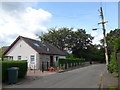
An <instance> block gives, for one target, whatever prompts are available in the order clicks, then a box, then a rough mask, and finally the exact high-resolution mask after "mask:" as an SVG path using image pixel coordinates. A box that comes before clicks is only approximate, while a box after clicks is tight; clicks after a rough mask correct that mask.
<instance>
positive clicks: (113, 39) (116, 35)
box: [101, 29, 120, 73]
mask: <svg viewBox="0 0 120 90" xmlns="http://www.w3.org/2000/svg"><path fill="white" fill-rule="evenodd" d="M106 40H107V48H108V56H109V62H110V63H109V65H108V70H109V71H110V72H111V73H113V72H118V62H117V52H118V51H120V29H115V30H111V31H110V32H109V33H107V36H106ZM101 42H103V39H102V40H101Z"/></svg>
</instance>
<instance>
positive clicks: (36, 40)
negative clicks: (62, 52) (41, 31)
mask: <svg viewBox="0 0 120 90" xmlns="http://www.w3.org/2000/svg"><path fill="white" fill-rule="evenodd" d="M20 37H21V38H23V39H24V38H25V39H29V40H33V41H37V42H41V41H39V40H35V39H32V38H28V37H23V36H20Z"/></svg>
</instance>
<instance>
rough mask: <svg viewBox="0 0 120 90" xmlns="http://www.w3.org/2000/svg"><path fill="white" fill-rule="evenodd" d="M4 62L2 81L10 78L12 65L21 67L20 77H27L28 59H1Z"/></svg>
mask: <svg viewBox="0 0 120 90" xmlns="http://www.w3.org/2000/svg"><path fill="white" fill-rule="evenodd" d="M0 62H2V81H7V80H8V71H7V69H8V68H10V67H19V71H18V78H23V77H25V75H26V73H27V61H0Z"/></svg>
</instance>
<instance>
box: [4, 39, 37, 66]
mask: <svg viewBox="0 0 120 90" xmlns="http://www.w3.org/2000/svg"><path fill="white" fill-rule="evenodd" d="M31 55H34V56H35V64H36V58H38V57H36V55H37V52H36V51H35V50H34V49H32V48H31V47H30V46H29V45H28V44H27V43H26V42H25V41H23V40H19V41H18V42H17V43H16V44H15V45H14V46H13V47H12V48H11V49H10V50H9V51H8V52H7V53H6V55H5V56H13V60H18V56H21V60H27V61H28V66H30V56H31Z"/></svg>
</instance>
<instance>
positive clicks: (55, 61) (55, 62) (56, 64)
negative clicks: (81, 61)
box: [54, 55, 66, 66]
mask: <svg viewBox="0 0 120 90" xmlns="http://www.w3.org/2000/svg"><path fill="white" fill-rule="evenodd" d="M56 57H58V59H59V58H66V56H58V55H55V56H54V64H55V66H58V60H56Z"/></svg>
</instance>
